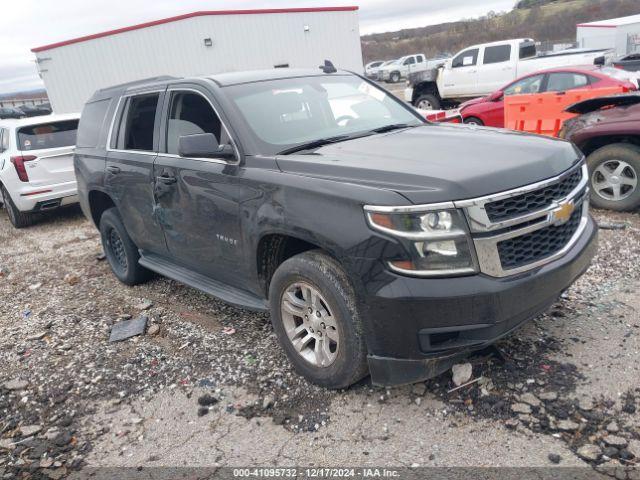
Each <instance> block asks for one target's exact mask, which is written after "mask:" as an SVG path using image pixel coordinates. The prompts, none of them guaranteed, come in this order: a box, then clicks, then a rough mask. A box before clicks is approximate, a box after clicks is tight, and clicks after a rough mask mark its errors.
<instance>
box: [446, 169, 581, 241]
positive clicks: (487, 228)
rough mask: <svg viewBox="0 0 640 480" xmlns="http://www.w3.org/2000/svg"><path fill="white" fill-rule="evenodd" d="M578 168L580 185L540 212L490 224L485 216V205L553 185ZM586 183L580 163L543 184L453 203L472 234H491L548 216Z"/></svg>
mask: <svg viewBox="0 0 640 480" xmlns="http://www.w3.org/2000/svg"><path fill="white" fill-rule="evenodd" d="M578 168H581V169H582V178H581V179H580V183H578V185H577V186H576V187H575V188H574V189H573V190H572V191H571V192H569V193H568V194H567V195H566V196H565V197H563V198H561V199H558V200H555V201H553V202H552V203H551V204H549V205H548V206H546V207H545V208H543V209H541V210H537V211H534V212H530V213H528V214H526V215H521V216H518V217H515V218H510V219H508V220H503V221H501V222H492V221H491V220H490V219H489V216H488V215H487V211H486V209H485V205H486V204H487V203H492V202H496V201H499V200H505V199H507V198H513V197H517V196H519V195H522V194H525V193H528V192H531V191H535V190H539V189H541V188H545V187H547V186H550V185H553V184H555V183H557V182H559V181H561V180H562V179H563V178H565V177H567V176H569V175H571V174H573V173H574V172H575V170H577V169H578ZM588 183H589V172H588V169H587V165H586V163H580V164H578V165H577V166H576V167H572V168H571V169H569V170H567V171H565V172H563V173H561V174H560V175H558V176H556V177H553V178H551V179H548V180H545V181H543V182H538V183H534V184H532V185H527V186H524V187H521V188H518V189H514V190H510V191H508V192H504V193H500V194H496V195H488V196H486V197H480V198H476V199H472V200H463V201H460V202H454V204H455V206H456V207H457V208H462V209H464V210H465V213H466V216H467V220H468V222H469V228H470V230H471V232H472V233H478V232H492V231H495V230H501V229H503V228H507V227H511V226H513V225H518V224H520V223H524V222H528V221H531V220H535V219H536V218H541V217H544V216H548V215H549V214H550V212H552V211H553V210H555V209H556V208H558V206H559V205H560V204H561V203H563V202H566V200H567V199H571V198H574V197H576V196H577V195H579V194H580V192H581V191H582V190H584V189H585V188H586V187H587V184H588ZM532 186H533V188H532Z"/></svg>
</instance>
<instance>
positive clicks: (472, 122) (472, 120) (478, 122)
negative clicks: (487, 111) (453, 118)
mask: <svg viewBox="0 0 640 480" xmlns="http://www.w3.org/2000/svg"><path fill="white" fill-rule="evenodd" d="M464 123H466V124H467V125H477V126H479V127H482V126H484V122H483V121H482V120H480V119H479V118H478V117H467V118H465V119H464Z"/></svg>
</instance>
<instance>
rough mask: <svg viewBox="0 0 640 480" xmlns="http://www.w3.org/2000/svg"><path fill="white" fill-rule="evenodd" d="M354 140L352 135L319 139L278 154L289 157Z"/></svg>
mask: <svg viewBox="0 0 640 480" xmlns="http://www.w3.org/2000/svg"><path fill="white" fill-rule="evenodd" d="M352 138H353V136H352V135H337V136H335V137H327V138H319V139H318V140H313V141H311V142H307V143H302V144H300V145H296V146H295V147H291V148H287V149H286V150H282V151H281V152H278V155H289V154H290V153H296V152H301V151H303V150H312V149H314V148H320V147H324V146H325V145H330V144H332V143H338V142H344V141H345V140H350V139H352Z"/></svg>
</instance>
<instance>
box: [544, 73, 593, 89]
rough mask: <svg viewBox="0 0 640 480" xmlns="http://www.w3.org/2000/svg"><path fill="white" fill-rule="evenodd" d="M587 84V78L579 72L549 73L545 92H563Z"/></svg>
mask: <svg viewBox="0 0 640 480" xmlns="http://www.w3.org/2000/svg"><path fill="white" fill-rule="evenodd" d="M587 85H589V79H588V78H587V76H586V75H583V74H581V73H571V72H563V73H551V74H549V81H548V83H547V92H564V91H566V90H572V89H574V88H582V87H586V86H587Z"/></svg>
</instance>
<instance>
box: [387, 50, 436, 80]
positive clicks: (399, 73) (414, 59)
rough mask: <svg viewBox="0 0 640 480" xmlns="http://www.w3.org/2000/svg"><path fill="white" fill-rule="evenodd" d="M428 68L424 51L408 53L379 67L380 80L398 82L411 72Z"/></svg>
mask: <svg viewBox="0 0 640 480" xmlns="http://www.w3.org/2000/svg"><path fill="white" fill-rule="evenodd" d="M426 69H427V57H425V56H424V54H422V53H416V54H413V55H406V56H404V57H401V58H399V59H397V60H395V61H393V62H389V63H387V64H386V65H383V66H381V67H380V68H379V69H378V80H380V81H383V82H390V83H398V82H399V81H400V80H401V79H403V78H407V76H408V75H409V74H410V73H416V72H423V71H425V70H426Z"/></svg>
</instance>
